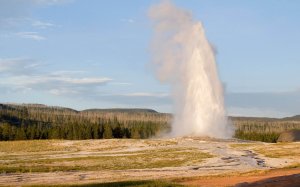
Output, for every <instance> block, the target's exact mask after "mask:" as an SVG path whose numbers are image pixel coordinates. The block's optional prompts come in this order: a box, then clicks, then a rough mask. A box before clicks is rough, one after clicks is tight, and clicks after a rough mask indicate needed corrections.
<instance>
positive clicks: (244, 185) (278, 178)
mask: <svg viewBox="0 0 300 187" xmlns="http://www.w3.org/2000/svg"><path fill="white" fill-rule="evenodd" d="M180 183H181V184H184V185H187V186H205V187H210V186H211V187H212V186H214V187H215V186H237V187H260V186H264V187H277V186H278V187H283V186H284V187H299V186H300V169H299V168H298V169H276V170H270V171H269V172H266V173H263V174H261V173H260V174H252V175H244V176H243V175H242V176H234V175H228V176H224V177H213V176H212V177H200V178H199V179H192V180H186V181H184V182H180Z"/></svg>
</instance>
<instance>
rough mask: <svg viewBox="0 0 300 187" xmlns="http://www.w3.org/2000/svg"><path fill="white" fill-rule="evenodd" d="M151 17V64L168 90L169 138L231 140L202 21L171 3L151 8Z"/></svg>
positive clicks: (219, 87)
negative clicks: (171, 105)
mask: <svg viewBox="0 0 300 187" xmlns="http://www.w3.org/2000/svg"><path fill="white" fill-rule="evenodd" d="M149 16H150V18H151V19H152V21H153V23H154V24H153V26H154V39H153V43H152V47H151V49H152V52H153V60H152V63H153V66H154V68H155V70H156V71H157V75H158V78H159V79H160V80H161V81H163V82H168V83H170V84H171V87H172V97H173V101H174V106H175V109H174V110H175V115H174V121H173V124H172V132H171V135H172V136H184V135H196V136H210V137H216V138H230V137H232V134H233V128H232V125H231V123H229V122H228V119H227V117H226V111H225V108H224V96H223V87H222V84H221V82H220V79H219V76H218V70H217V66H216V61H215V54H214V51H213V49H212V46H211V45H210V43H209V42H208V40H207V38H206V36H205V32H204V28H203V26H202V24H201V22H197V21H194V20H193V18H192V16H191V14H190V13H189V12H187V11H184V10H182V9H180V8H177V7H176V6H174V5H173V4H172V3H171V2H170V1H162V2H161V3H160V4H158V5H155V6H153V7H151V9H150V11H149Z"/></svg>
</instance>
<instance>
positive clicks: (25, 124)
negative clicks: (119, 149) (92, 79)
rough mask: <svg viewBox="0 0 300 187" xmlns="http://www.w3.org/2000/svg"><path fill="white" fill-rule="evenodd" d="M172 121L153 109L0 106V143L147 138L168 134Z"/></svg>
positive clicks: (34, 105) (166, 115)
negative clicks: (26, 140) (10, 141)
mask: <svg viewBox="0 0 300 187" xmlns="http://www.w3.org/2000/svg"><path fill="white" fill-rule="evenodd" d="M170 118H171V116H170V115H169V114H163V113H158V112H156V111H154V110H151V109H90V110H84V111H77V110H73V109H70V108H63V107H52V106H46V105H40V104H20V105H19V104H0V140H15V139H48V138H58V139H94V138H95V139H98V138H148V137H151V136H154V135H158V134H160V133H163V132H165V131H168V130H169V128H170V125H169V121H170Z"/></svg>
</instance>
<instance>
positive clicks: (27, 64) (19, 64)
mask: <svg viewBox="0 0 300 187" xmlns="http://www.w3.org/2000/svg"><path fill="white" fill-rule="evenodd" d="M39 66H41V63H39V62H38V61H36V60H34V59H25V58H7V59H0V79H1V82H0V89H1V91H4V92H7V90H10V91H13V90H15V89H18V90H26V91H28V90H38V91H43V92H48V93H50V94H54V95H64V94H76V95H82V96H84V95H85V94H87V93H88V92H96V90H97V88H98V87H100V86H104V85H106V84H107V83H109V82H111V81H113V79H111V78H108V77H90V76H84V74H85V72H84V71H66V70H65V71H54V72H42V71H40V69H39ZM8 88H9V89H8Z"/></svg>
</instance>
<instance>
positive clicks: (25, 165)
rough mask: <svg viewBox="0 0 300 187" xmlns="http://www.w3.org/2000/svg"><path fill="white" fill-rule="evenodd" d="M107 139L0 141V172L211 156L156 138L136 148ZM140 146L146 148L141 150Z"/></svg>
mask: <svg viewBox="0 0 300 187" xmlns="http://www.w3.org/2000/svg"><path fill="white" fill-rule="evenodd" d="M107 141H110V142H109V143H108V142H106V141H98V142H94V144H91V143H90V144H89V145H88V146H87V144H88V143H89V141H86V142H83V143H82V142H80V141H75V142H70V141H69V142H68V141H59V140H33V141H9V142H0V153H1V154H0V172H2V173H3V172H4V173H16V172H18V173H27V172H54V171H78V170H80V171H95V170H126V169H145V168H149V169H150V168H163V167H178V166H187V165H193V164H197V163H201V162H202V161H203V160H204V159H206V158H210V157H212V155H211V154H208V153H205V152H202V151H200V150H198V149H196V148H168V144H157V142H158V141H146V142H141V143H140V144H141V145H139V148H138V149H137V150H131V146H130V145H131V144H133V145H134V142H135V140H119V141H118V142H117V141H113V140H107ZM136 143H139V142H136ZM105 144H107V145H105ZM122 145H127V146H128V147H127V146H123V147H120V146H122ZM149 145H154V147H153V148H151V146H150V147H148V146H149ZM143 146H145V147H147V149H146V150H143ZM22 147H23V149H22ZM162 147H163V148H162ZM109 148H110V149H109ZM96 149H97V152H95V151H96ZM37 151H38V152H37ZM85 152H88V153H89V154H85ZM66 155H68V156H66Z"/></svg>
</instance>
